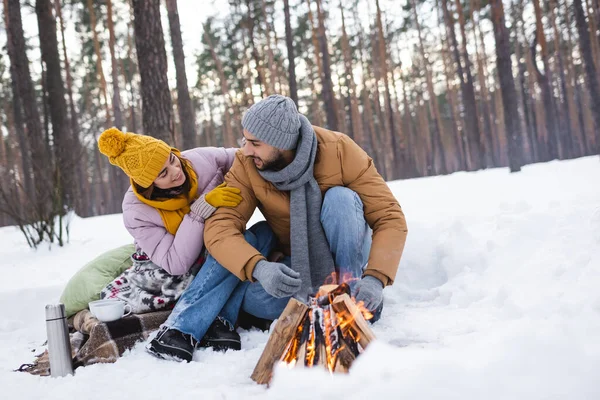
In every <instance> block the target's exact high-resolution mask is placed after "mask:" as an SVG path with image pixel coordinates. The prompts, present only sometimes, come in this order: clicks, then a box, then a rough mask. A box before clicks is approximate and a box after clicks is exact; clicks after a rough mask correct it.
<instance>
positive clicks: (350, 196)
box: [321, 186, 362, 222]
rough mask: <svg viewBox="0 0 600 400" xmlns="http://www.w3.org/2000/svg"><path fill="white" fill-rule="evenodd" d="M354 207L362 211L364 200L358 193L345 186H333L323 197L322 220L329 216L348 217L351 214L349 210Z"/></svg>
mask: <svg viewBox="0 0 600 400" xmlns="http://www.w3.org/2000/svg"><path fill="white" fill-rule="evenodd" d="M353 208H356V209H357V211H361V212H362V201H361V200H360V197H359V196H358V194H356V192H355V191H353V190H352V189H348V188H347V187H344V186H335V187H332V188H331V189H329V190H328V191H327V192H326V193H325V196H324V197H323V206H322V207H321V222H323V221H324V220H326V219H329V218H336V217H342V218H347V217H348V215H349V214H348V211H349V210H351V209H353Z"/></svg>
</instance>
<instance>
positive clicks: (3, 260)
mask: <svg viewBox="0 0 600 400" xmlns="http://www.w3.org/2000/svg"><path fill="white" fill-rule="evenodd" d="M390 187H391V188H392V190H393V192H394V194H395V195H396V197H397V198H398V200H399V201H400V203H401V204H402V207H403V209H404V211H405V214H406V216H407V220H408V226H409V236H408V242H407V245H406V250H405V254H404V257H403V259H402V262H401V264H400V270H399V272H398V276H397V280H396V283H395V285H394V286H392V287H389V288H387V289H385V292H384V294H385V308H384V311H383V317H382V319H381V320H380V321H379V322H378V323H376V324H375V325H374V326H373V330H374V332H375V334H376V335H377V338H378V341H377V342H375V343H373V344H372V345H371V346H370V347H369V349H368V350H367V351H366V352H365V353H364V354H363V355H362V356H361V357H360V358H359V359H358V360H357V361H356V362H355V364H354V366H353V368H352V369H351V371H350V374H349V375H335V376H330V375H329V374H328V373H326V372H324V371H321V370H317V369H313V370H298V369H296V370H284V369H278V370H277V371H276V375H275V378H274V381H273V383H272V386H271V388H269V389H267V388H265V387H263V386H258V385H256V384H255V383H254V382H253V381H252V380H251V379H250V374H251V372H252V370H253V368H254V365H255V364H256V361H257V360H258V358H259V356H260V354H261V352H262V350H263V347H264V345H265V343H266V341H267V334H266V333H262V332H259V331H250V332H248V331H242V332H241V335H242V341H243V343H242V347H243V350H242V351H239V352H228V353H225V354H223V353H215V352H213V351H211V350H199V351H197V352H196V354H195V358H194V360H195V361H194V362H192V363H190V364H178V363H174V362H168V361H161V360H158V359H155V358H154V357H152V356H150V355H149V354H147V353H146V352H145V351H144V348H143V344H139V345H138V346H137V347H136V348H134V349H133V350H132V351H131V352H128V353H127V354H125V356H124V357H123V358H121V359H120V360H119V361H118V362H117V363H115V364H107V365H94V366H89V367H86V368H80V369H78V370H77V371H76V374H75V376H71V377H67V378H58V379H55V378H47V377H46V378H42V377H34V376H31V375H29V374H25V373H16V372H12V369H14V368H16V367H18V366H19V365H20V364H21V363H24V362H28V361H31V360H32V358H33V355H34V353H33V352H34V351H38V350H39V349H40V348H41V347H40V346H41V344H42V343H43V342H44V340H45V335H46V332H45V321H44V306H45V305H46V304H48V303H54V302H57V300H58V298H59V296H60V293H61V291H62V288H63V286H64V284H65V283H66V282H67V280H68V279H69V278H70V277H71V276H72V275H73V273H75V271H77V269H78V268H80V267H81V266H82V265H83V264H85V263H86V262H87V261H88V260H90V259H92V258H94V257H95V256H97V255H98V254H100V253H101V252H103V251H105V250H108V249H111V248H114V247H117V246H119V245H122V244H124V243H128V242H129V241H130V240H131V239H130V237H129V235H128V233H127V232H126V231H125V229H124V228H123V224H122V222H121V216H120V215H111V216H104V217H96V218H88V219H79V218H78V219H75V220H74V221H73V222H72V225H71V231H72V233H71V242H70V244H69V245H67V246H66V247H64V248H52V250H48V249H47V248H41V249H39V250H37V251H33V250H30V249H29V248H28V247H27V245H26V244H25V241H24V239H23V238H22V236H21V234H20V232H19V231H18V230H17V229H15V228H13V227H8V228H2V229H0V276H1V277H2V282H3V285H2V287H1V288H0V309H1V311H0V388H1V390H0V392H1V395H0V396H1V397H2V398H5V399H13V398H19V399H51V400H54V399H57V400H58V399H61V400H63V399H69V398H71V399H103V400H105V399H133V398H141V399H181V398H198V399H200V398H201V399H240V398H256V397H261V398H263V397H264V398H273V399H275V398H277V399H306V398H310V399H334V398H345V399H346V398H347V399H363V398H367V397H369V398H390V399H411V400H416V399H461V400H465V399H525V400H534V399H599V398H600V383H599V382H600V381H599V380H598V376H599V375H600V160H599V159H598V157H589V158H584V159H579V160H573V161H562V162H550V163H547V164H538V165H532V166H527V167H525V168H524V169H523V171H522V172H521V173H518V174H509V173H508V171H507V170H506V169H495V170H489V171H482V172H477V173H456V174H453V175H451V176H444V177H433V178H424V179H414V180H407V181H397V182H391V183H390Z"/></svg>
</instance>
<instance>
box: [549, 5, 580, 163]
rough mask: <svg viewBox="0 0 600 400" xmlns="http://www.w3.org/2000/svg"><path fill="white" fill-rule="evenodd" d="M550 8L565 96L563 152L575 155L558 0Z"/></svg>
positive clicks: (563, 95)
mask: <svg viewBox="0 0 600 400" xmlns="http://www.w3.org/2000/svg"><path fill="white" fill-rule="evenodd" d="M549 8H550V23H551V25H552V32H553V34H554V51H555V54H556V59H557V60H558V73H559V77H560V90H561V94H562V97H563V102H564V106H563V107H560V108H561V110H560V111H561V112H562V111H565V112H564V119H565V123H564V125H563V126H562V129H561V130H560V132H559V135H560V142H561V143H562V145H563V152H564V154H563V155H564V157H569V158H571V157H574V156H575V154H576V153H577V151H576V149H575V146H574V143H573V136H575V132H573V131H572V128H571V127H572V121H571V115H570V112H569V110H570V108H571V105H570V103H571V102H572V99H571V98H570V97H569V94H568V93H569V92H568V90H567V77H566V74H565V64H564V61H563V57H562V51H561V47H562V46H561V45H562V43H561V42H562V41H561V37H560V33H559V31H558V25H557V23H556V0H550V2H549ZM565 109H566V110H565Z"/></svg>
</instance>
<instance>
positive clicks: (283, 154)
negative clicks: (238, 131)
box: [241, 129, 294, 171]
mask: <svg viewBox="0 0 600 400" xmlns="http://www.w3.org/2000/svg"><path fill="white" fill-rule="evenodd" d="M241 147H242V152H243V153H244V155H245V156H246V157H250V158H252V160H253V161H254V165H255V166H256V169H258V170H259V171H266V170H272V171H280V170H282V169H283V168H285V167H287V166H288V165H289V163H290V162H291V161H292V160H293V159H294V152H293V151H291V150H281V149H278V148H277V147H273V146H271V145H269V144H267V143H265V142H263V141H261V140H259V139H258V138H257V137H256V136H254V135H253V134H251V133H250V132H248V131H247V130H246V129H244V137H243V138H242V142H241Z"/></svg>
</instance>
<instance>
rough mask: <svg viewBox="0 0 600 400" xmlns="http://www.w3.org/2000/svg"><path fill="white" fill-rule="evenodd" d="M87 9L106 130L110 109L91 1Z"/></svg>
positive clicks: (88, 0) (108, 123)
mask: <svg viewBox="0 0 600 400" xmlns="http://www.w3.org/2000/svg"><path fill="white" fill-rule="evenodd" d="M87 8H88V12H89V13H90V27H91V29H92V40H93V42H94V52H95V53H96V69H97V73H98V74H99V75H100V92H101V93H102V98H103V99H104V106H105V109H106V127H107V128H108V127H109V126H110V125H111V123H110V120H111V117H110V108H109V105H108V97H107V95H106V78H105V77H104V69H103V68H102V54H101V52H100V41H99V40H98V33H97V32H96V12H95V11H94V4H93V0H87Z"/></svg>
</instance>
